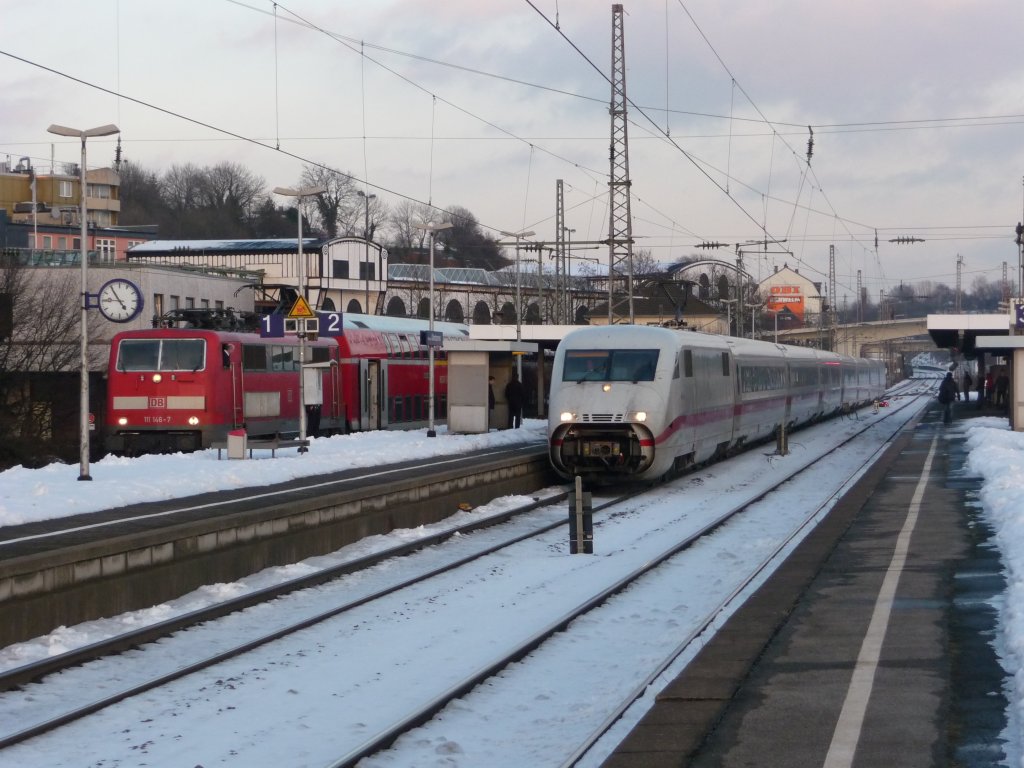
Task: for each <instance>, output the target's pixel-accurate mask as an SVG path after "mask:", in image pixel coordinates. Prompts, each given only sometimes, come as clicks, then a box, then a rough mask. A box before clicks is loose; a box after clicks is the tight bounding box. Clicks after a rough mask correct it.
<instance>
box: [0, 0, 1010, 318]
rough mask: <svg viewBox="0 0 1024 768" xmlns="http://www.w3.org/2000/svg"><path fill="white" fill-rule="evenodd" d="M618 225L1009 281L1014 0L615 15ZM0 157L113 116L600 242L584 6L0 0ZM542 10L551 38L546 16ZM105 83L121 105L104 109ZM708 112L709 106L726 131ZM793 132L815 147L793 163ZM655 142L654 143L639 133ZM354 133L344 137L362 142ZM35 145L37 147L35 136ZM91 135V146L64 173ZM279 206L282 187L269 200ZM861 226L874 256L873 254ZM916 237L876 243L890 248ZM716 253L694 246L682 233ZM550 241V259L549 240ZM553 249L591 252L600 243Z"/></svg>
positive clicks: (648, 7)
mask: <svg viewBox="0 0 1024 768" xmlns="http://www.w3.org/2000/svg"><path fill="white" fill-rule="evenodd" d="M624 7H625V11H626V17H625V20H624V28H625V53H626V62H627V74H626V86H627V93H628V96H629V98H630V101H631V106H630V109H629V117H630V125H629V138H630V147H629V150H630V157H629V159H630V178H631V181H632V215H633V233H634V236H635V238H636V242H637V247H641V248H649V249H651V250H652V252H653V255H654V257H655V258H656V259H657V260H659V261H661V262H664V263H669V262H672V261H674V260H676V259H677V258H678V257H680V256H685V255H690V254H693V253H706V254H708V255H714V256H717V257H719V258H724V259H728V260H733V259H735V254H736V244H739V243H744V242H746V241H751V240H761V239H764V238H765V237H766V234H767V236H768V237H770V238H773V239H776V240H778V241H783V240H784V241H785V243H784V245H772V246H770V247H769V249H768V250H770V251H783V250H784V249H785V250H788V251H789V253H767V254H764V255H762V256H761V257H759V258H758V257H754V256H753V255H752V254H748V255H747V256H746V257H745V265H746V266H747V268H748V269H749V271H751V272H752V273H753V274H754V275H755V276H766V275H767V274H768V273H769V272H770V271H771V270H772V268H773V267H774V266H781V265H782V264H783V263H788V264H789V265H790V266H797V267H799V268H800V271H801V273H803V274H805V275H807V276H808V277H810V279H812V280H825V279H826V278H827V274H828V253H829V245H830V244H834V245H835V251H836V267H837V282H838V286H839V287H838V291H837V293H838V295H839V297H840V298H842V296H843V295H844V294H846V295H849V296H850V298H851V299H852V297H853V295H854V291H855V286H856V284H857V271H858V270H861V272H862V280H863V285H864V286H865V287H866V288H867V289H868V292H869V296H870V297H871V299H872V301H877V300H878V296H879V292H880V291H889V290H891V289H892V288H893V287H894V286H895V285H897V284H898V283H899V282H900V281H904V282H910V283H918V282H921V281H926V280H927V281H933V282H943V283H946V284H947V285H950V286H955V283H956V262H957V255H958V254H960V255H961V256H962V257H963V260H964V265H963V285H964V287H965V288H970V286H971V284H972V283H973V281H974V280H975V278H977V277H979V276H983V277H985V278H986V279H987V280H989V281H990V282H999V281H1001V280H1002V273H1003V264H1004V263H1006V264H1007V265H1008V268H1009V276H1010V278H1011V280H1013V279H1014V278H1015V276H1016V273H1017V268H1018V250H1017V247H1016V246H1015V245H1014V242H1013V227H1014V226H1015V224H1016V223H1017V222H1018V221H1020V220H1021V219H1022V218H1024V213H1022V209H1024V183H1022V182H1024V56H1022V55H1021V40H1022V34H1024V3H1021V2H1020V0H972V1H971V2H967V0H900V2H898V3H894V2H892V1H891V0H856V2H839V1H838V0H772V2H770V3H767V2H763V1H762V0H735V1H734V2H721V1H720V0H634V1H633V2H626V3H624ZM0 10H2V18H3V26H4V30H5V35H4V39H3V41H2V42H0V52H2V54H3V55H0V84H2V88H3V101H2V104H3V108H2V109H0V158H5V156H8V155H9V156H10V157H11V158H12V160H13V161H14V162H17V161H18V159H19V158H20V157H22V156H29V157H31V158H32V159H33V162H34V164H35V165H36V166H37V167H39V168H42V169H47V168H49V166H50V160H51V152H52V153H53V156H54V157H55V159H56V160H57V162H74V161H77V160H78V158H79V147H78V144H77V142H76V141H68V140H65V139H60V138H59V137H54V136H51V135H50V134H48V133H47V132H46V128H47V126H49V125H50V124H51V123H59V124H63V125H68V126H71V127H74V128H90V127H94V126H99V125H103V124H106V123H115V124H117V125H118V126H119V127H120V128H121V131H122V146H123V152H124V157H125V158H126V159H129V160H132V161H135V162H138V163H140V164H141V165H143V166H144V167H146V168H148V169H150V170H154V171H158V172H159V171H164V170H166V169H167V168H169V167H170V166H171V165H173V164H175V163H185V162H192V163H197V164H199V165H211V164H215V163H217V162H221V161H233V162H238V163H242V164H244V165H245V166H247V167H248V168H250V169H251V170H252V171H254V172H256V173H258V174H259V175H260V176H262V177H263V178H264V179H265V181H266V183H267V187H268V190H269V189H270V188H272V187H274V186H284V185H288V186H291V185H295V184H297V183H298V179H299V176H300V173H301V170H302V166H303V163H306V162H317V163H322V164H324V165H327V166H329V167H331V168H334V169H337V170H341V171H345V172H347V173H350V174H352V175H353V176H355V177H356V178H358V179H359V180H360V183H367V184H369V187H368V189H369V191H370V192H371V193H374V194H377V195H379V196H380V198H381V199H382V200H383V201H385V202H387V203H389V204H393V203H395V202H397V201H399V200H401V199H402V198H403V197H405V198H410V199H413V200H416V201H422V202H432V203H433V204H434V205H436V206H439V207H441V208H444V207H448V206H451V205H459V206H463V207H465V208H468V209H469V210H471V211H472V212H473V213H474V214H475V215H476V216H477V218H478V219H479V220H480V222H481V224H483V225H484V226H485V227H488V228H491V229H492V230H495V232H494V234H497V233H496V230H506V231H523V230H534V231H535V232H536V233H537V237H538V238H543V239H545V240H553V239H554V237H555V232H554V205H555V185H556V180H557V179H562V180H564V184H565V206H566V214H565V216H566V224H567V226H569V227H571V228H573V229H575V230H576V231H575V233H573V234H572V240H573V241H574V242H575V241H584V240H597V239H601V238H604V237H607V231H608V212H607V189H608V188H607V182H608V172H609V168H608V147H609V130H610V118H609V114H608V103H609V97H610V85H609V83H608V81H607V80H606V79H605V78H606V76H607V75H608V74H609V70H610V63H611V28H612V11H611V3H609V2H599V1H598V0H444V1H443V2H438V1H437V0H434V1H433V2H428V1H427V0H285V2H284V3H278V4H276V11H275V4H274V3H272V2H269V1H267V0H245V1H244V2H242V1H240V0H238V1H236V0H175V1H174V2H167V1H166V0H91V2H89V3H83V2H81V1H80V0H33V2H31V3H27V2H14V0H0ZM556 23H557V25H558V29H556V28H555V24H556ZM118 94H120V96H118ZM730 117H731V118H732V119H730ZM808 126H811V127H812V128H813V131H814V149H813V154H812V156H811V159H810V166H809V167H808V163H807V144H808V138H809V135H810V133H809V130H808ZM666 134H667V136H668V137H670V140H669V138H666ZM364 137H365V138H364ZM51 147H52V149H51ZM113 151H114V143H113V142H111V141H110V140H106V139H95V140H91V141H90V144H89V165H90V166H101V165H109V164H110V163H111V162H112V160H113ZM282 202H283V201H282ZM876 231H877V242H878V245H877V248H876V245H875V241H876ZM901 236H902V237H918V238H923V239H924V240H925V242H918V243H913V244H902V245H901V244H896V243H890V242H889V241H890V240H891V239H893V238H896V237H901ZM712 241H713V242H720V243H725V244H726V247H724V248H722V249H719V250H717V251H713V250H707V251H698V250H696V248H695V246H696V245H697V244H699V243H701V242H712ZM574 251H575V249H574ZM575 253H576V255H577V256H591V257H600V258H602V259H604V260H606V259H607V249H606V248H603V249H600V250H596V249H595V250H593V251H590V252H584V251H582V250H579V251H575Z"/></svg>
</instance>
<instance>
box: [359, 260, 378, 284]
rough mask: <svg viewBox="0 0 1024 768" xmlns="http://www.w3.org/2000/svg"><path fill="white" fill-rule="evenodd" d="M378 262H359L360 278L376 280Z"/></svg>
mask: <svg viewBox="0 0 1024 768" xmlns="http://www.w3.org/2000/svg"><path fill="white" fill-rule="evenodd" d="M376 266H377V265H376V264H371V263H367V262H365V261H361V262H359V279H360V280H376V278H375V277H374V274H375V273H376V270H375V269H374V267H376Z"/></svg>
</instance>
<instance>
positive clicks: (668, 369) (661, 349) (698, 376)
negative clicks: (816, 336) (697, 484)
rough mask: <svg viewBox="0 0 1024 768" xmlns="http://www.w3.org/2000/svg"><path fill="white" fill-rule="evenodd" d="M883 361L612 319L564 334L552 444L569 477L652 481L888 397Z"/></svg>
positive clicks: (554, 384) (554, 376)
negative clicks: (616, 322)
mask: <svg viewBox="0 0 1024 768" xmlns="http://www.w3.org/2000/svg"><path fill="white" fill-rule="evenodd" d="M885 384H886V372H885V366H884V365H883V364H882V363H881V362H879V361H875V360H868V359H861V358H852V357H846V356H843V355H839V354H836V353H833V352H825V351H821V350H817V349H810V348H806V347H792V346H786V345H782V344H773V343H769V342H763V341H753V340H749V339H740V338H733V337H727V336H714V335H710V334H702V333H695V332H692V331H677V330H670V329H667V328H660V327H648V326H632V325H615V326H604V327H597V326H595V327H587V328H582V329H580V330H576V331H573V332H571V333H570V334H568V335H567V336H566V337H565V338H564V339H563V340H562V342H561V343H560V344H559V346H558V350H557V352H556V353H555V360H554V365H553V368H552V373H551V396H550V404H549V409H548V413H549V421H548V449H549V453H550V459H551V464H552V466H553V467H554V468H555V470H556V471H557V472H558V473H559V474H561V475H562V476H563V477H567V478H571V477H574V476H576V475H579V476H581V477H583V478H584V480H586V481H597V482H602V481H607V482H620V481H626V480H653V479H656V478H659V477H661V476H663V475H665V474H666V473H669V472H672V471H678V470H682V469H685V468H686V467H688V466H690V465H693V464H700V463H702V462H704V461H707V460H710V459H713V458H717V457H720V456H724V455H728V454H729V453H731V452H733V451H735V450H739V449H740V448H742V447H743V446H744V445H746V444H750V443H755V442H758V441H760V440H764V439H766V438H769V437H771V436H772V435H773V434H775V433H776V432H777V430H778V429H779V428H780V426H782V425H785V426H786V428H787V429H792V428H794V427H798V426H800V425H803V424H808V423H810V422H814V421H817V420H820V419H825V418H828V417H830V416H833V415H837V414H839V413H842V412H844V411H847V410H849V409H852V408H856V407H858V406H861V405H864V404H867V403H870V402H872V401H873V400H876V399H878V398H880V397H881V396H882V395H883V393H884V391H885Z"/></svg>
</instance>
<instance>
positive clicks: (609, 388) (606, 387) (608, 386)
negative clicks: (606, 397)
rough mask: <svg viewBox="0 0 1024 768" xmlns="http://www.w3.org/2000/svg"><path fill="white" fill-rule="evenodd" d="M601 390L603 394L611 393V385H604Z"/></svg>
mask: <svg viewBox="0 0 1024 768" xmlns="http://www.w3.org/2000/svg"><path fill="white" fill-rule="evenodd" d="M601 390H602V391H604V392H611V391H612V385H611V384H605V385H604V386H602V387H601Z"/></svg>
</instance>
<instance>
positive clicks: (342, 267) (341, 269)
mask: <svg viewBox="0 0 1024 768" xmlns="http://www.w3.org/2000/svg"><path fill="white" fill-rule="evenodd" d="M331 277H333V278H335V279H336V280H346V279H348V262H347V261H335V262H334V263H333V265H332V267H331Z"/></svg>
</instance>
